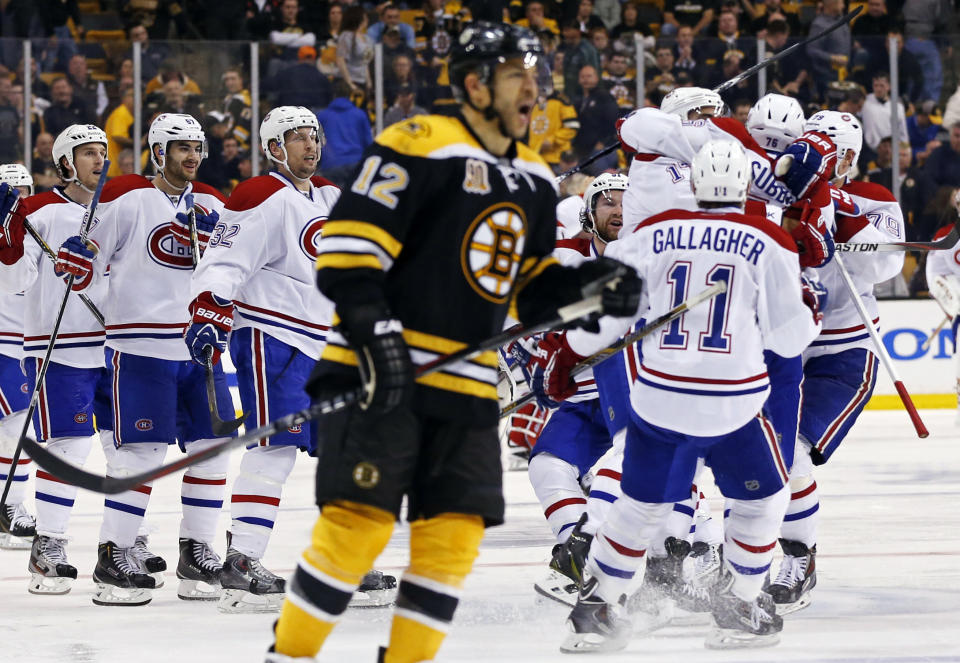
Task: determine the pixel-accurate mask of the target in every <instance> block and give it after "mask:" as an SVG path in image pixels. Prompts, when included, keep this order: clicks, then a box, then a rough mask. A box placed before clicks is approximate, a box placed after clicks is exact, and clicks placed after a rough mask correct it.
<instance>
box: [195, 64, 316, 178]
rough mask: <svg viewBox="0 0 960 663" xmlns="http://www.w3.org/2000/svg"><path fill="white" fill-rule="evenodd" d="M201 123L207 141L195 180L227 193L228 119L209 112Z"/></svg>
mask: <svg viewBox="0 0 960 663" xmlns="http://www.w3.org/2000/svg"><path fill="white" fill-rule="evenodd" d="M314 71H316V69H314ZM201 123H202V125H203V134H204V136H205V137H206V139H207V158H206V159H204V160H203V161H202V162H201V163H200V168H199V169H198V171H197V178H198V179H199V180H200V181H201V182H203V183H204V184H209V185H210V186H212V187H214V188H215V189H218V190H220V191H223V192H226V193H229V191H230V180H229V178H228V177H227V175H226V168H225V165H224V162H223V139H224V137H225V136H226V135H227V132H228V131H229V130H230V118H229V116H227V115H226V114H224V113H221V112H220V111H210V112H209V113H207V114H206V115H205V116H204V117H203V120H202V122H201Z"/></svg>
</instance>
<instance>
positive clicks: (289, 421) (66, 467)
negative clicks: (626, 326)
mask: <svg viewBox="0 0 960 663" xmlns="http://www.w3.org/2000/svg"><path fill="white" fill-rule="evenodd" d="M616 278H619V275H617V274H614V275H612V278H611V276H608V277H606V278H605V279H603V281H602V283H603V284H604V285H605V284H607V283H613V282H614V280H615V279H616ZM597 283H601V281H598V282H597ZM592 285H593V284H591V286H592ZM591 286H588V288H589V287H591ZM585 289H586V288H585ZM600 310H601V303H600V296H599V295H593V296H588V297H586V298H585V299H583V300H581V301H579V302H575V303H573V304H570V305H567V306H564V307H562V308H561V309H559V310H558V311H557V315H556V317H554V318H553V319H551V320H548V321H546V322H544V323H542V324H538V325H530V326H526V325H518V326H517V327H515V328H513V331H512V332H504V333H502V334H497V335H496V336H493V337H491V338H488V339H486V340H484V341H481V342H479V343H477V344H475V345H473V346H470V347H468V348H464V349H463V350H460V351H459V352H455V353H454V354H452V355H447V356H445V357H441V358H440V359H437V360H434V361H432V362H430V363H429V364H424V365H422V366H420V367H419V368H418V369H417V372H416V373H417V377H421V376H424V375H427V374H429V373H434V372H436V371H438V370H441V369H442V368H443V367H445V366H448V365H450V364H452V363H455V362H457V361H462V360H464V359H467V358H469V357H472V356H474V355H477V354H480V353H481V352H486V351H488V350H493V349H496V348H498V347H500V346H501V345H504V344H505V343H510V342H512V341H514V340H516V339H518V338H521V337H523V336H528V335H529V334H532V333H534V330H541V329H555V328H558V327H561V326H563V325H566V324H568V323H570V322H572V321H573V320H575V319H577V318H581V317H584V316H588V315H592V314H594V313H598V312H599V311H600ZM363 395H364V390H363V389H362V388H361V389H354V390H352V391H347V392H344V393H342V394H338V395H337V396H334V397H332V398H328V399H325V400H322V401H319V402H317V403H314V404H312V405H311V406H310V407H308V408H306V409H303V410H300V411H299V412H293V413H292V414H288V415H286V416H284V417H280V418H279V419H276V420H274V421H271V422H270V423H268V424H265V425H263V426H261V427H260V428H256V429H254V430H252V431H248V432H247V433H246V434H244V435H241V436H239V437H231V438H228V439H226V440H223V441H222V442H219V443H218V444H215V445H213V446H210V447H208V448H206V449H204V450H202V451H199V452H197V453H195V454H192V455H189V456H184V457H183V458H180V459H179V460H176V461H174V462H172V463H169V464H167V465H163V466H161V467H158V468H156V469H153V470H150V471H147V472H141V473H140V474H137V475H134V476H128V477H110V476H101V475H98V474H93V473H92V472H87V471H86V470H84V469H83V468H80V467H77V466H75V465H71V464H70V463H68V462H66V461H64V460H63V459H61V458H59V457H58V456H56V455H54V454H52V453H50V452H49V451H47V450H46V449H44V448H43V447H42V446H40V445H39V444H37V443H36V442H35V441H34V440H31V439H30V438H24V439H23V440H22V441H23V446H24V448H25V449H27V451H28V452H29V453H30V457H31V458H32V459H33V461H34V462H35V463H36V464H37V465H39V466H40V467H42V468H43V469H45V470H46V471H47V472H49V473H50V474H52V475H54V476H55V477H57V478H59V479H60V480H61V481H65V482H66V483H69V484H71V485H74V486H77V487H78V488H83V489H85V490H90V491H93V492H96V493H104V494H106V495H114V494H116V493H122V492H124V491H127V490H130V489H131V488H134V487H136V486H139V485H141V484H144V483H149V482H151V481H153V480H155V479H159V478H160V477H165V476H167V475H168V474H173V473H174V472H177V471H179V470H182V469H184V468H185V467H189V466H190V465H193V464H194V463H199V462H201V461H204V460H206V459H208V458H212V457H213V456H216V455H218V454H221V453H223V452H225V451H229V450H230V449H232V448H233V447H239V446H243V445H246V444H249V443H251V442H255V441H257V440H260V439H261V438H266V437H270V436H272V435H276V434H277V433H280V432H283V431H286V430H287V429H289V428H293V427H294V426H298V425H300V424H302V423H304V422H307V421H310V420H311V419H316V418H317V417H319V416H321V415H324V414H330V413H332V412H337V411H339V410H342V409H344V408H346V407H349V406H351V405H354V404H355V403H358V402H359V401H360V399H361V398H363ZM11 475H12V473H11Z"/></svg>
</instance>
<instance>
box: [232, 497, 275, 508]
mask: <svg viewBox="0 0 960 663" xmlns="http://www.w3.org/2000/svg"><path fill="white" fill-rule="evenodd" d="M230 501H231V502H233V503H234V504H241V503H254V504H269V505H270V506H280V498H279V497H267V496H266V495H234V496H233V497H231V498H230Z"/></svg>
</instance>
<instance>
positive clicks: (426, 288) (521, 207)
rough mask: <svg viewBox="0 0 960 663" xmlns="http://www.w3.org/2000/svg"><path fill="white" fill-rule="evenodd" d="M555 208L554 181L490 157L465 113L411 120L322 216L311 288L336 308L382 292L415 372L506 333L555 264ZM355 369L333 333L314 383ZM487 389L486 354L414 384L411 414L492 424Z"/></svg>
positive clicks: (522, 151)
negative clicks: (527, 288)
mask: <svg viewBox="0 0 960 663" xmlns="http://www.w3.org/2000/svg"><path fill="white" fill-rule="evenodd" d="M556 204H557V194H556V185H555V184H554V176H553V173H552V172H551V171H550V169H549V168H548V166H547V165H546V163H545V162H544V161H543V159H541V158H540V157H539V156H538V155H537V154H536V153H534V152H533V151H532V150H531V149H530V148H528V147H527V146H525V145H523V144H521V143H518V142H514V143H513V145H512V146H511V148H510V150H509V152H508V153H507V155H506V156H504V157H502V158H498V157H495V156H493V155H491V154H490V153H489V152H487V151H486V150H485V149H484V148H483V147H482V144H481V142H480V140H479V139H478V138H477V137H476V136H475V135H474V134H473V132H472V131H471V130H470V129H469V127H468V126H467V124H466V122H465V120H463V119H462V117H460V116H453V117H448V116H439V115H421V116H416V117H413V118H411V119H409V120H406V121H404V122H400V123H397V124H394V125H392V126H391V127H389V128H387V129H386V130H385V131H384V132H383V133H382V134H380V136H378V137H377V139H376V141H375V142H374V144H373V145H372V146H371V147H370V149H369V150H368V151H367V153H366V154H365V158H364V161H363V163H362V164H361V167H360V169H359V173H358V175H357V176H356V179H355V180H354V182H353V183H352V184H351V185H350V186H349V187H347V188H345V189H344V191H343V193H342V195H341V197H340V199H339V201H338V202H337V204H336V205H335V206H334V208H333V210H332V211H331V212H330V218H329V220H328V221H327V222H326V223H325V224H324V226H323V231H322V238H321V240H320V241H319V242H318V244H317V248H318V258H317V270H318V271H317V283H318V285H319V286H320V289H321V290H322V291H324V293H325V294H328V295H329V294H330V293H331V292H336V293H337V294H336V297H332V299H335V300H338V301H339V302H340V303H341V304H343V303H344V302H345V301H349V300H350V298H351V297H353V296H355V297H357V298H358V299H359V298H363V297H369V293H370V292H371V290H370V287H369V286H370V285H371V284H372V283H375V284H376V286H377V288H382V291H383V292H384V293H385V295H386V299H387V303H388V304H389V306H390V310H391V312H392V313H393V315H395V316H396V317H397V318H399V320H400V321H401V322H402V323H403V327H404V332H403V336H404V339H405V340H406V342H407V344H408V345H409V347H410V352H411V356H412V358H413V362H414V364H416V365H422V364H425V363H427V362H429V361H431V360H433V359H435V358H437V357H439V356H442V355H446V354H449V353H451V352H455V351H457V350H460V349H462V348H464V347H466V346H469V345H473V344H476V343H478V342H480V341H483V340H485V339H487V338H489V337H491V336H493V335H495V334H497V333H499V332H500V331H501V330H502V329H503V325H504V320H505V318H506V315H507V312H508V309H509V307H510V305H511V303H512V301H513V299H514V297H515V295H516V293H517V291H518V290H519V289H520V288H522V287H523V285H524V283H525V282H526V281H527V280H529V279H530V278H532V277H534V276H536V275H537V274H539V273H540V272H541V271H542V270H543V269H544V268H545V267H547V266H548V265H550V264H554V263H555V262H556V261H555V260H554V259H553V258H552V257H550V254H551V252H552V250H553V246H554V241H555V232H556V212H555V210H556ZM352 293H356V294H355V295H354V294H352ZM356 365H357V357H356V355H355V354H354V352H353V350H351V349H350V348H349V347H348V344H347V343H346V341H345V340H344V338H343V336H341V335H340V334H338V333H336V331H333V332H331V333H330V334H329V335H328V337H327V346H326V348H325V349H324V351H323V355H322V357H321V360H320V363H319V364H318V366H317V371H316V372H315V375H317V377H320V376H322V375H324V374H327V375H329V374H330V373H334V374H335V373H340V372H342V371H349V372H351V373H352V374H353V375H356V368H352V367H355V366H356ZM321 379H322V378H321ZM496 382H497V354H496V352H493V351H491V352H485V353H483V354H481V355H479V356H477V357H475V358H474V359H472V360H470V361H462V362H458V363H456V364H454V365H451V366H449V367H447V368H445V369H444V370H442V371H438V372H435V373H432V374H429V375H425V376H422V377H419V378H418V379H417V388H416V393H415V396H414V410H415V411H417V412H419V413H421V414H424V415H427V416H434V417H439V418H442V419H453V420H458V421H462V422H464V423H467V424H468V425H477V426H487V425H495V424H496V421H497V417H498V413H499V412H498V403H497V389H496Z"/></svg>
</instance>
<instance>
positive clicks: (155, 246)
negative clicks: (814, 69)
mask: <svg viewBox="0 0 960 663" xmlns="http://www.w3.org/2000/svg"><path fill="white" fill-rule="evenodd" d="M188 193H193V195H194V205H195V206H199V207H201V208H203V209H204V210H207V211H208V212H212V211H216V212H218V213H219V214H222V213H223V203H224V202H225V201H224V199H223V196H222V195H221V194H220V192H219V191H217V190H216V189H213V188H212V187H209V186H207V185H205V184H200V183H197V182H194V183H192V184H191V185H190V186H189V187H188V188H187V189H186V190H185V191H184V192H183V193H182V194H181V195H180V196H179V197H178V198H177V199H171V198H170V197H169V196H167V194H165V193H164V192H162V191H160V189H158V188H156V187H155V186H154V185H153V183H152V182H151V181H150V180H148V179H147V178H145V177H142V176H140V175H123V176H121V177H118V178H116V179H114V180H111V181H110V182H108V183H107V185H106V186H105V187H104V188H103V195H102V197H101V199H100V207H98V208H97V218H96V219H95V221H94V226H93V228H91V229H90V234H89V238H90V239H91V240H93V241H94V242H96V244H97V246H98V247H99V248H100V252H99V254H98V255H97V258H96V260H95V261H94V265H95V272H96V275H97V277H102V275H103V273H104V270H106V269H107V267H108V266H109V269H110V279H109V280H110V291H109V297H108V299H107V301H106V302H105V305H104V306H105V308H103V309H101V310H102V311H103V315H104V317H105V318H106V323H107V341H106V342H107V346H108V347H110V348H113V349H114V350H117V351H119V352H129V353H131V354H135V355H141V356H144V357H155V358H157V359H168V360H175V361H184V360H188V359H190V353H189V352H188V351H187V346H186V344H184V342H183V333H184V329H186V325H187V320H188V318H189V317H190V314H189V311H188V310H187V307H188V306H189V304H190V301H191V300H190V277H191V275H192V273H193V260H192V252H191V250H190V247H188V246H184V245H182V244H179V243H178V242H177V241H176V240H175V239H174V237H173V234H172V233H171V232H170V222H171V221H173V219H174V217H175V216H176V215H177V213H180V212H183V213H186V212H187V211H188V210H187V205H186V200H185V199H186V194H188Z"/></svg>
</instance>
